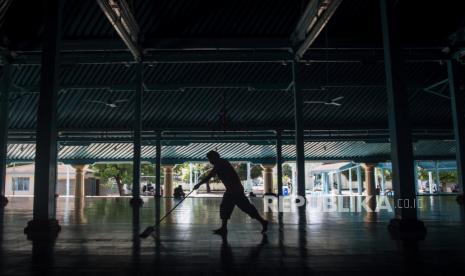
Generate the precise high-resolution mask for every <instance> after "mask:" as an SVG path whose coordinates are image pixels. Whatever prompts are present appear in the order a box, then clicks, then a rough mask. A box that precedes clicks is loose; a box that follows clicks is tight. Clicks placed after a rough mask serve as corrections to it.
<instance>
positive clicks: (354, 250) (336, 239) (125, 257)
mask: <svg viewBox="0 0 465 276" xmlns="http://www.w3.org/2000/svg"><path fill="white" fill-rule="evenodd" d="M425 199H427V200H426V201H425V206H426V207H425V209H421V210H419V217H420V218H422V219H423V220H425V223H426V225H427V227H428V236H427V239H426V240H425V241H422V242H419V243H418V244H416V245H415V244H414V245H412V244H406V245H398V244H397V243H396V242H395V241H393V240H391V238H390V236H389V234H388V232H387V230H386V228H387V224H388V221H389V219H390V218H391V215H390V214H388V213H380V214H378V216H377V217H376V220H374V221H372V222H369V221H370V220H371V218H370V217H369V216H370V215H369V214H368V213H367V212H364V211H362V212H344V213H331V212H316V211H315V210H309V209H303V208H301V209H298V211H297V212H281V213H272V212H268V213H265V212H263V211H264V210H263V202H262V199H261V198H253V199H252V201H253V203H254V205H255V206H257V208H258V209H259V212H260V213H262V214H263V215H264V216H265V217H266V218H267V219H269V220H270V227H269V231H268V233H267V235H266V236H262V235H261V233H260V230H261V227H260V225H259V224H258V223H257V222H256V221H255V220H252V219H250V218H249V217H248V216H247V215H245V214H244V213H242V212H241V211H239V210H237V209H236V210H235V211H234V212H233V215H232V217H231V220H230V223H229V233H228V237H227V239H222V238H221V237H219V236H216V235H212V234H211V230H212V229H214V228H216V227H217V226H218V225H220V223H221V221H220V218H219V212H218V210H219V205H220V202H221V198H195V199H190V198H188V199H186V200H185V201H184V202H183V203H182V204H181V205H180V206H179V207H178V208H176V210H174V211H173V213H172V216H171V215H170V216H171V220H169V219H167V220H164V221H163V223H162V224H161V225H159V227H156V231H157V232H155V234H154V235H155V236H156V237H158V238H156V239H154V238H152V237H149V238H147V239H142V240H141V239H139V237H138V234H139V233H140V231H141V229H145V228H146V227H147V226H150V225H154V224H156V222H157V221H158V220H159V219H160V217H162V216H163V215H164V214H166V212H167V211H169V210H170V209H171V208H172V207H173V206H174V204H176V202H175V201H173V199H168V200H166V199H163V198H161V199H160V198H158V199H153V198H148V199H147V202H146V204H144V206H142V207H140V208H136V209H132V208H131V207H130V206H129V198H86V199H85V201H83V202H76V203H75V204H73V202H74V199H73V198H69V199H68V206H67V205H66V199H65V198H59V199H58V202H57V203H58V210H57V218H58V219H59V220H60V224H61V225H62V232H61V233H60V235H59V237H58V239H57V241H56V242H51V243H49V242H47V243H43V242H42V243H39V242H33V243H31V242H30V241H28V240H26V237H25V236H24V234H23V228H24V226H25V225H26V223H27V221H28V220H29V219H30V218H31V217H32V211H31V208H32V200H31V199H30V198H12V199H11V200H10V203H9V204H8V206H7V208H6V209H5V211H4V215H3V216H0V217H1V218H2V219H3V220H4V221H3V222H4V223H2V225H3V227H1V228H0V255H1V256H0V257H1V258H0V265H1V266H0V267H2V268H0V274H13V275H14V274H21V275H24V274H30V273H31V272H32V273H35V274H42V275H51V274H99V273H100V272H105V274H110V273H111V274H115V275H121V274H127V273H128V272H134V274H137V273H138V274H141V275H142V274H165V272H168V271H173V270H174V271H176V272H179V274H189V273H191V272H193V273H197V274H199V273H200V274H201V273H204V274H219V273H222V272H228V273H229V272H234V273H235V275H237V274H247V273H248V274H252V273H253V274H263V273H266V274H267V275H278V274H281V275H282V274H288V273H291V274H292V273H297V274H311V273H317V274H318V273H319V272H321V273H325V272H328V271H329V272H341V273H344V272H345V271H356V272H359V273H369V272H373V271H376V272H377V275H378V274H383V273H384V272H386V274H387V272H390V274H391V275H392V273H393V272H396V273H397V274H398V273H407V272H408V273H409V272H411V271H413V270H414V269H415V268H416V269H417V270H421V271H423V272H424V274H429V273H428V271H425V270H426V268H425V267H428V268H429V269H430V270H431V271H440V270H441V271H443V272H447V271H450V270H451V269H454V270H457V269H458V270H461V271H463V270H464V267H463V266H460V264H462V263H463V260H464V259H465V237H464V236H463V231H464V230H465V229H464V227H463V223H462V222H461V221H460V211H459V208H458V207H457V205H456V203H455V199H454V198H447V197H442V198H439V197H436V198H425ZM310 200H312V199H310ZM344 200H345V201H347V202H348V203H347V204H348V205H350V198H347V199H344ZM428 206H430V207H431V210H428V209H426V208H428ZM65 219H66V220H65ZM31 252H32V253H33V254H31ZM438 252H443V254H440V253H438ZM31 256H32V257H31ZM368 256H369V257H368ZM25 260H31V261H25ZM25 263H26V264H25ZM419 266H421V268H419ZM423 268H425V269H423ZM6 271H8V273H5V272H6ZM378 272H379V273H378ZM330 274H331V273H330ZM394 274H395V273H394ZM438 275H441V274H438Z"/></svg>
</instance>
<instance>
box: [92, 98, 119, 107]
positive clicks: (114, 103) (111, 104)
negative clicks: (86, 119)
mask: <svg viewBox="0 0 465 276" xmlns="http://www.w3.org/2000/svg"><path fill="white" fill-rule="evenodd" d="M127 101H128V99H120V100H115V101H108V102H104V101H95V100H91V101H86V102H88V103H96V104H102V105H105V106H108V107H110V108H117V107H120V104H121V103H125V102H127Z"/></svg>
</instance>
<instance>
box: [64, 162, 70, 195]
mask: <svg viewBox="0 0 465 276" xmlns="http://www.w3.org/2000/svg"><path fill="white" fill-rule="evenodd" d="M65 166H66V196H69V165H65Z"/></svg>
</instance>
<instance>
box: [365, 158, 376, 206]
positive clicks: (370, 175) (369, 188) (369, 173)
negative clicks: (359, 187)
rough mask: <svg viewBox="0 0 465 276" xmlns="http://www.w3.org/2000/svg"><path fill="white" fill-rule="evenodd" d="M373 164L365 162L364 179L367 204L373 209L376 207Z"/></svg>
mask: <svg viewBox="0 0 465 276" xmlns="http://www.w3.org/2000/svg"><path fill="white" fill-rule="evenodd" d="M375 177H376V174H375V164H372V163H365V179H366V186H365V189H366V196H367V197H369V199H368V200H367V204H368V206H369V207H370V208H371V209H372V210H375V208H376V182H375Z"/></svg>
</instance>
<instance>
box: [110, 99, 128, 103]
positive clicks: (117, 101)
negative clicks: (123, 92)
mask: <svg viewBox="0 0 465 276" xmlns="http://www.w3.org/2000/svg"><path fill="white" fill-rule="evenodd" d="M127 101H129V100H128V99H121V100H116V101H114V102H113V103H125V102H127Z"/></svg>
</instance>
